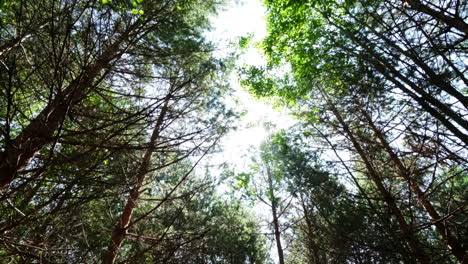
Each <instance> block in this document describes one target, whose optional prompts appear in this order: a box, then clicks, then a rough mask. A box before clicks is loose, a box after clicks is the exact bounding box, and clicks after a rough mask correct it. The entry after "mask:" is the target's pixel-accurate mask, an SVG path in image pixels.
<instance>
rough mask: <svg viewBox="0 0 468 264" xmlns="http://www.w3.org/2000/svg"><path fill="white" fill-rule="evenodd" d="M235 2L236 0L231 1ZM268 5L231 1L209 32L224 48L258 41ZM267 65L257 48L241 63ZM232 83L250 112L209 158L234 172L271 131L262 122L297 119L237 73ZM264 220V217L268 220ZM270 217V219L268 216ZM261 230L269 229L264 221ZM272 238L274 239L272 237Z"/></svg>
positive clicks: (263, 211)
mask: <svg viewBox="0 0 468 264" xmlns="http://www.w3.org/2000/svg"><path fill="white" fill-rule="evenodd" d="M231 2H234V1H231ZM264 14H265V8H264V7H263V6H262V4H261V3H260V1H259V0H243V1H238V3H237V4H236V3H231V4H230V5H229V6H228V7H227V8H226V10H225V11H224V12H221V13H220V14H219V15H218V16H217V17H216V18H214V19H213V20H212V25H213V27H214V28H213V31H212V32H211V33H210V34H208V38H210V39H211V40H212V41H214V42H215V43H218V45H219V46H221V51H220V52H221V54H222V52H223V51H224V52H229V50H230V49H232V46H230V43H237V42H238V40H239V38H240V37H243V36H247V35H248V34H253V39H252V42H258V41H260V40H262V39H263V38H264V37H265V36H266V22H265V19H264ZM244 64H247V65H264V64H265V59H264V58H263V57H262V55H261V54H260V52H259V51H258V50H256V49H255V48H250V49H249V50H247V51H246V52H245V53H244V54H243V55H242V56H241V57H240V59H239V61H238V65H244ZM231 85H232V87H233V88H234V89H235V95H236V96H237V97H238V99H239V101H240V104H241V105H240V106H241V107H243V108H244V109H245V110H247V114H246V115H245V116H243V117H242V118H241V120H239V123H238V124H237V126H238V129H237V130H235V131H231V132H230V134H228V135H227V136H226V137H225V138H224V139H223V140H222V142H221V145H222V147H223V151H222V152H221V153H220V154H218V155H215V156H214V157H211V159H210V162H212V163H217V164H221V163H223V162H227V163H228V164H230V165H231V166H233V167H234V168H235V172H236V173H239V172H242V171H245V169H244V168H246V167H247V166H249V164H250V157H251V156H252V155H253V154H254V153H251V152H250V151H249V149H251V148H254V149H257V148H258V146H259V145H260V143H261V142H262V141H263V140H264V139H266V137H267V135H268V132H267V131H266V130H265V129H264V127H263V125H262V124H263V122H264V121H268V122H271V123H273V124H274V125H275V126H276V127H277V128H278V129H285V128H288V127H290V126H292V125H293V124H294V123H295V122H294V120H293V119H292V118H291V117H290V116H288V115H287V114H286V113H284V112H280V111H279V110H276V109H273V107H272V105H271V104H267V103H264V102H260V101H258V100H256V99H254V98H253V97H252V96H250V95H249V94H248V93H247V92H246V91H244V90H243V89H242V87H241V86H240V84H239V80H238V79H237V75H236V73H234V74H233V75H232V76H231ZM218 188H219V189H218V191H219V192H220V193H222V192H224V190H225V188H226V186H219V187H218ZM253 210H254V211H255V213H256V215H257V216H259V217H260V219H265V220H267V219H270V215H269V209H268V208H267V207H266V206H265V205H263V204H261V203H257V204H256V205H255V206H254V207H253ZM265 220H264V221H265ZM267 221H268V220H267ZM262 231H264V232H269V231H270V230H268V229H267V228H266V226H265V225H263V228H262ZM270 242H272V241H271V240H270ZM270 256H271V257H272V258H273V259H274V260H276V259H277V257H276V251H275V250H274V247H271V251H270Z"/></svg>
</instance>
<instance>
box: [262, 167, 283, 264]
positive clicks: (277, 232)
mask: <svg viewBox="0 0 468 264" xmlns="http://www.w3.org/2000/svg"><path fill="white" fill-rule="evenodd" d="M265 165H266V169H267V174H268V175H267V176H268V185H269V188H270V191H271V212H272V217H273V229H274V231H275V241H276V250H277V251H278V260H279V264H284V253H283V246H282V245H281V232H280V226H279V220H278V212H277V209H278V208H277V207H278V202H277V200H276V197H275V194H274V191H273V175H271V170H270V167H269V165H268V164H265Z"/></svg>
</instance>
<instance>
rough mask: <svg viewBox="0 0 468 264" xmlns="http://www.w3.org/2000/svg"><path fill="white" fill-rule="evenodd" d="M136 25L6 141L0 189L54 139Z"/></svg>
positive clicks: (0, 160)
mask: <svg viewBox="0 0 468 264" xmlns="http://www.w3.org/2000/svg"><path fill="white" fill-rule="evenodd" d="M138 25H139V22H137V23H135V24H134V25H132V26H131V27H130V28H129V30H127V32H126V33H125V34H123V35H122V37H121V38H120V39H118V40H117V41H115V42H114V43H113V44H112V45H111V46H110V47H109V48H108V49H107V50H106V51H105V52H103V53H102V55H101V56H100V57H99V58H98V59H97V60H96V62H94V64H92V65H90V66H87V67H85V68H84V69H83V71H82V73H81V74H80V75H79V76H78V77H77V78H75V79H74V80H73V81H72V82H71V83H70V84H69V85H68V87H67V88H65V89H64V90H63V92H62V93H61V94H60V95H59V96H57V97H55V98H54V99H53V100H51V102H50V103H49V104H48V105H47V106H46V107H45V109H44V110H42V111H41V112H40V113H39V114H38V116H37V117H36V118H34V119H33V120H32V121H31V122H30V123H29V125H28V126H26V127H25V128H24V129H23V131H22V132H21V133H20V134H19V135H18V136H17V137H16V138H15V139H13V140H11V141H10V142H7V143H6V147H5V150H4V151H3V152H1V153H0V190H1V189H4V188H6V187H7V186H8V185H9V184H10V183H11V182H12V181H13V180H14V179H15V178H16V177H17V175H18V171H19V170H21V169H23V168H24V167H25V166H26V165H27V164H28V163H29V161H30V160H31V159H32V158H33V157H34V155H35V154H36V152H38V151H39V150H41V149H42V148H43V147H44V146H45V145H47V144H49V143H52V142H54V134H55V133H56V132H57V131H58V130H59V128H60V126H61V125H62V123H63V121H64V120H65V117H66V115H67V113H68V111H69V109H70V108H71V107H73V106H74V105H76V104H78V103H79V102H80V101H81V100H83V99H84V98H85V96H86V93H87V92H88V91H89V89H92V87H93V86H95V85H96V84H95V83H94V81H95V79H96V78H97V77H98V76H99V75H101V71H102V70H104V69H106V68H108V67H109V63H111V61H112V60H114V59H116V58H119V57H120V56H121V55H122V53H123V51H124V50H125V48H124V47H122V43H123V42H124V41H127V40H129V38H130V37H131V36H132V35H133V33H134V32H133V30H134V29H136V27H137V26H138Z"/></svg>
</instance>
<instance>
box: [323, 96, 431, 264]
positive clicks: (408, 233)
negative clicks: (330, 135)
mask: <svg viewBox="0 0 468 264" xmlns="http://www.w3.org/2000/svg"><path fill="white" fill-rule="evenodd" d="M320 92H321V93H322V95H323V96H324V97H325V98H326V100H327V102H328V105H329V107H330V108H331V110H332V112H333V114H334V115H335V117H336V118H337V120H338V122H339V123H340V125H341V126H342V128H343V131H344V132H345V134H346V135H347V136H348V138H349V139H350V140H351V143H352V144H353V146H354V148H355V150H356V152H357V153H358V155H359V156H360V157H361V159H362V161H363V162H364V165H365V167H366V170H367V174H368V176H369V177H370V178H371V180H372V181H373V182H374V184H375V185H376V187H377V190H378V191H379V193H380V194H381V195H382V198H383V200H384V201H385V203H386V204H387V206H388V207H389V208H390V210H391V212H392V213H393V215H394V216H395V217H396V220H397V222H398V225H399V227H400V229H401V231H402V233H403V236H404V237H405V238H406V240H407V242H408V244H409V246H410V248H411V249H412V251H413V253H414V254H415V256H416V257H417V259H418V260H419V262H420V263H422V264H429V263H431V261H430V260H429V257H428V256H427V255H426V254H425V253H424V250H423V248H422V246H421V245H420V243H419V241H418V239H417V238H416V236H415V235H414V232H413V230H412V228H411V227H410V226H409V225H408V223H407V222H406V220H405V217H404V216H403V214H402V212H401V210H400V208H398V205H397V203H396V201H395V198H394V197H393V196H392V194H391V193H390V192H389V191H388V190H387V189H386V188H385V186H384V185H383V183H382V180H381V179H380V177H379V175H378V173H377V171H376V170H375V169H374V166H373V165H372V163H371V162H370V160H369V159H368V157H367V155H366V154H365V151H364V150H363V148H362V147H361V145H360V144H359V142H358V140H357V139H356V138H355V136H354V134H353V133H352V132H351V129H350V128H349V126H348V124H347V123H346V122H345V121H344V119H343V117H342V116H341V114H340V112H339V111H338V109H337V108H336V107H335V106H334V105H333V104H332V102H330V100H329V99H328V96H327V95H326V94H325V92H324V91H322V89H320Z"/></svg>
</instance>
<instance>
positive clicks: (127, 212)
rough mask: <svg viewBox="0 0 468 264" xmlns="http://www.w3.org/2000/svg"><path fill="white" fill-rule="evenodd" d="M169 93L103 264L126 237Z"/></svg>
mask: <svg viewBox="0 0 468 264" xmlns="http://www.w3.org/2000/svg"><path fill="white" fill-rule="evenodd" d="M170 93H171V92H169V94H168V95H167V97H166V99H165V102H164V105H163V107H162V108H161V113H160V114H159V117H158V120H157V121H156V125H155V127H154V130H153V133H152V135H151V139H150V144H149V146H150V147H149V149H148V150H147V151H146V152H145V154H144V156H143V161H142V163H141V165H140V166H139V168H138V171H137V173H136V175H135V179H136V183H135V185H134V186H133V189H132V190H131V191H130V194H129V197H128V199H127V203H126V204H125V207H124V210H123V212H122V214H121V216H120V219H119V221H118V222H117V224H116V225H115V227H114V230H113V231H112V236H111V241H110V243H109V246H108V247H107V251H106V252H105V253H104V256H103V262H102V263H104V264H113V263H114V262H115V259H116V258H117V255H118V253H119V251H120V247H121V246H122V243H123V241H124V239H125V237H126V236H127V231H128V228H129V227H130V226H129V224H130V221H131V220H132V215H133V211H134V209H135V208H136V206H137V201H138V199H139V197H140V188H141V186H143V184H144V181H145V178H146V175H147V174H148V171H149V170H150V164H151V157H152V155H153V152H154V147H153V146H155V145H156V142H157V141H158V140H159V135H160V133H161V130H162V125H163V122H164V118H165V116H166V113H167V111H168V105H169V99H170Z"/></svg>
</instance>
